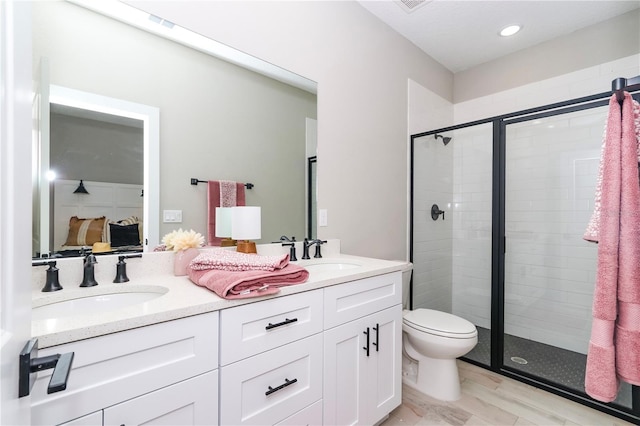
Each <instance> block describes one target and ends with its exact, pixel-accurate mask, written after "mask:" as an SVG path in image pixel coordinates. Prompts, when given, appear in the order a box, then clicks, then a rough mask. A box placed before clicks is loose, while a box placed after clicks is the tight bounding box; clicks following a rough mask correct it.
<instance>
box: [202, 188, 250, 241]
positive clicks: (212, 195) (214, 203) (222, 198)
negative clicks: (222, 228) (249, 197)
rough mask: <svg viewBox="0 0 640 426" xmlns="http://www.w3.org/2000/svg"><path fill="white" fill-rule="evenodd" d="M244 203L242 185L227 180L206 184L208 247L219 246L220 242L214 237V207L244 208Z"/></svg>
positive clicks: (219, 239)
mask: <svg viewBox="0 0 640 426" xmlns="http://www.w3.org/2000/svg"><path fill="white" fill-rule="evenodd" d="M234 189H235V191H234ZM245 202H246V201H245V191H244V184H243V183H239V182H232V181H228V180H210V181H209V182H208V183H207V219H208V220H207V241H208V244H209V245H210V246H219V245H220V242H221V241H222V238H219V237H216V207H235V206H244V205H245ZM230 236H231V235H229V237H230Z"/></svg>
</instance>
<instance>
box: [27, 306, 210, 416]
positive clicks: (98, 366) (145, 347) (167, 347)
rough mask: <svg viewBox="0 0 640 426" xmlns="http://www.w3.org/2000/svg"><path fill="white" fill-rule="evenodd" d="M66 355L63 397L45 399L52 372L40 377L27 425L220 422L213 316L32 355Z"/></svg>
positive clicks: (47, 397)
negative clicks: (70, 357) (184, 417)
mask: <svg viewBox="0 0 640 426" xmlns="http://www.w3.org/2000/svg"><path fill="white" fill-rule="evenodd" d="M67 352H74V353H75V357H74V361H73V367H72V369H71V373H70V374H69V380H68V383H67V389H66V390H64V391H61V392H57V393H53V394H47V390H46V388H47V385H48V383H49V379H50V376H51V370H47V371H43V372H40V373H38V378H37V380H36V382H35V384H34V387H33V389H32V391H31V407H32V409H31V420H32V424H36V425H40V424H43V425H54V424H64V423H68V424H71V425H73V424H85V425H87V424H103V423H102V422H98V423H94V422H95V421H96V420H97V419H100V418H103V419H104V424H118V425H121V424H126V425H132V424H138V423H140V422H141V420H144V419H156V418H162V417H163V416H165V419H166V420H167V421H169V423H167V424H172V423H173V424H176V423H177V422H176V421H173V420H176V419H178V418H179V417H171V416H174V415H180V414H181V413H182V414H185V413H192V414H194V416H193V417H190V419H192V420H191V421H190V422H189V423H186V424H207V425H212V424H217V422H218V395H217V390H218V376H217V373H218V372H217V368H218V312H211V313H207V314H202V315H196V316H192V317H186V318H182V319H179V320H174V321H168V322H164V323H159V324H155V325H151V326H147V327H142V328H136V329H132V330H127V331H123V332H119V333H114V334H107V335H104V336H100V337H96V338H92V339H87V340H80V341H77V342H72V343H68V344H64V345H60V346H54V347H51V348H46V349H42V350H40V351H39V354H38V356H45V355H51V354H55V353H67ZM203 397H204V399H203ZM170 404H173V405H170ZM172 407H173V408H172ZM170 408H172V409H170ZM83 416H87V417H84V418H82V419H81V417H83ZM167 416H168V417H167ZM74 419H76V420H75V421H74ZM112 420H113V421H114V423H112ZM116 422H117V423H116ZM191 422H193V423H191ZM183 424H184V423H183Z"/></svg>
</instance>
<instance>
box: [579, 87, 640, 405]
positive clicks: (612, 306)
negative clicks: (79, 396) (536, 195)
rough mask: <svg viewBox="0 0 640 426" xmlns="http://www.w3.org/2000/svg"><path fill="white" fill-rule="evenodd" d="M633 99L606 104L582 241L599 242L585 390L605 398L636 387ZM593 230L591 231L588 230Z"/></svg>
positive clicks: (639, 199)
mask: <svg viewBox="0 0 640 426" xmlns="http://www.w3.org/2000/svg"><path fill="white" fill-rule="evenodd" d="M636 126H637V124H636V123H634V114H633V102H632V99H631V96H630V95H629V94H628V93H625V98H624V101H623V105H622V109H621V107H620V105H619V103H618V101H617V99H616V97H615V95H614V96H612V97H611V100H610V102H609V115H608V118H607V124H606V133H605V140H604V144H603V150H602V159H601V166H600V167H601V175H602V179H601V181H600V182H599V189H598V191H597V193H596V199H597V198H598V196H599V199H600V200H599V201H600V205H599V206H597V208H598V209H599V213H598V217H597V224H596V226H595V227H593V226H592V224H590V229H588V231H587V234H586V235H585V239H587V240H589V241H596V242H598V271H597V275H596V286H595V290H594V299H593V313H592V314H593V322H592V328H591V339H590V341H589V351H588V354H587V368H586V375H585V390H586V392H587V394H589V395H590V396H591V397H593V398H595V399H597V400H599V401H603V402H610V401H613V400H615V398H616V397H617V394H618V385H619V380H618V379H622V380H625V381H627V382H629V383H631V384H634V385H640V182H639V180H638V162H637V160H638V158H637V144H638V140H637V136H636ZM592 230H595V232H590V231H592Z"/></svg>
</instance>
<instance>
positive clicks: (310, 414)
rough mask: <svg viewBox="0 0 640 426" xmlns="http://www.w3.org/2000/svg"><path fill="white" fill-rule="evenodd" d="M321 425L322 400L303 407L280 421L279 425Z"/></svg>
mask: <svg viewBox="0 0 640 426" xmlns="http://www.w3.org/2000/svg"><path fill="white" fill-rule="evenodd" d="M303 425H304V426H320V425H322V401H318V402H316V403H314V404H312V405H310V406H308V407H307V408H303V409H302V410H300V411H298V412H297V413H295V414H294V415H292V416H290V417H287V418H286V419H284V420H283V421H281V422H279V423H278V424H277V426H303Z"/></svg>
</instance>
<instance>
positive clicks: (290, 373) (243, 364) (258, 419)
mask: <svg viewBox="0 0 640 426" xmlns="http://www.w3.org/2000/svg"><path fill="white" fill-rule="evenodd" d="M322 300H323V299H322V290H314V291H308V292H304V293H298V294H294V295H290V296H286V297H280V298H275V299H270V300H265V301H261V302H256V303H251V304H248V305H243V306H238V307H235V308H230V309H225V310H223V311H222V312H221V320H220V324H221V334H220V353H221V356H220V364H221V368H220V389H221V393H220V407H221V410H220V423H221V424H223V425H273V424H276V423H280V422H283V424H287V421H293V422H296V423H298V424H320V423H321V418H322V413H321V411H320V412H319V410H318V409H317V406H316V409H315V411H314V410H313V409H309V407H311V406H312V405H314V404H315V403H317V402H319V401H320V400H321V399H322V327H323V321H322V315H323V310H322ZM318 414H319V417H318Z"/></svg>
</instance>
